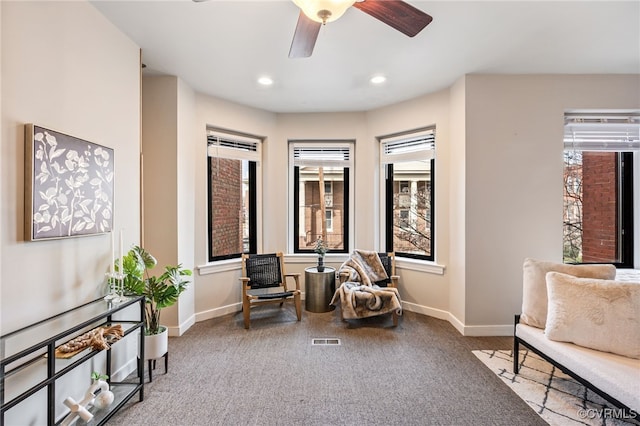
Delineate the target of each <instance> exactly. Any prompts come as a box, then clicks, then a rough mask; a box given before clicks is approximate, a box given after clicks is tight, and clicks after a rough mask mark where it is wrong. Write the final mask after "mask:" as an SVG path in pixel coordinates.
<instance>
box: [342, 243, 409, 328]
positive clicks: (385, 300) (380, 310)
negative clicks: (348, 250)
mask: <svg viewBox="0 0 640 426" xmlns="http://www.w3.org/2000/svg"><path fill="white" fill-rule="evenodd" d="M343 272H348V273H349V277H348V278H347V280H346V281H345V282H344V283H343V284H342V285H341V286H340V287H339V288H338V289H337V290H336V292H335V294H334V295H333V299H331V304H332V305H335V306H337V305H338V301H339V302H340V307H341V309H342V317H343V318H345V319H355V318H365V317H371V316H375V315H382V314H386V313H388V312H395V313H396V314H398V315H402V305H401V302H400V294H399V293H398V289H397V288H395V287H379V286H377V285H375V284H374V283H375V282H377V281H381V280H384V279H386V278H388V275H387V273H386V271H385V270H384V266H382V262H381V261H380V258H379V257H378V253H376V252H375V251H365V250H355V251H354V252H353V253H352V254H351V256H350V257H349V259H348V260H347V261H346V262H344V263H343V264H342V266H340V269H339V270H338V273H343Z"/></svg>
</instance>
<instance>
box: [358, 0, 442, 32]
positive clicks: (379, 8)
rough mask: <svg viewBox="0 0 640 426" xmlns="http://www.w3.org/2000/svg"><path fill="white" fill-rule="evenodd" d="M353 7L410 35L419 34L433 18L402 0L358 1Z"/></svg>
mask: <svg viewBox="0 0 640 426" xmlns="http://www.w3.org/2000/svg"><path fill="white" fill-rule="evenodd" d="M353 7H355V8H357V9H360V10H361V11H363V12H364V13H366V14H368V15H371V16H373V17H374V18H376V19H378V20H379V21H382V22H384V23H385V24H387V25H389V26H390V27H393V28H395V29H396V30H398V31H400V32H401V33H403V34H406V35H408V36H409V37H413V36H415V35H416V34H418V33H419V32H420V31H422V30H423V29H424V27H426V26H427V25H429V23H430V22H431V21H432V20H433V18H432V17H431V16H430V15H427V14H426V13H424V12H423V11H421V10H420V9H417V8H415V7H413V6H411V5H410V4H409V3H406V2H404V1H401V0H365V1H357V2H355V3H354V4H353Z"/></svg>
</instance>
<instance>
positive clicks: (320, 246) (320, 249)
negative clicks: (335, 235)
mask: <svg viewBox="0 0 640 426" xmlns="http://www.w3.org/2000/svg"><path fill="white" fill-rule="evenodd" d="M313 251H315V252H316V253H318V266H317V268H318V272H323V271H324V255H325V254H326V253H327V251H329V246H328V245H327V243H326V242H325V241H324V240H323V239H322V237H318V239H317V240H316V246H315V248H314V249H313Z"/></svg>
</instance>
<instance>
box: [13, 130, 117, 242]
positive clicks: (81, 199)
mask: <svg viewBox="0 0 640 426" xmlns="http://www.w3.org/2000/svg"><path fill="white" fill-rule="evenodd" d="M24 174H25V179H24V185H25V215H24V217H25V226H24V229H25V231H24V233H25V239H26V240H27V241H35V240H45V239H53V238H66V237H76V236H83V235H92V234H103V233H106V232H109V231H111V230H112V227H113V182H114V181H113V177H114V164H113V149H111V148H107V147H104V146H101V145H98V144H95V143H92V142H88V141H85V140H82V139H78V138H76V137H73V136H69V135H66V134H64V133H60V132H56V131H53V130H49V129H46V128H44V127H40V126H36V125H33V124H27V125H25V168H24Z"/></svg>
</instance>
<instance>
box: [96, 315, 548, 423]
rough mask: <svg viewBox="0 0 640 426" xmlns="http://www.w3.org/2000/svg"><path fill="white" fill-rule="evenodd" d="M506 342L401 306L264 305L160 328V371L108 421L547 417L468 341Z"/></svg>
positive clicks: (500, 345)
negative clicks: (351, 314)
mask: <svg viewBox="0 0 640 426" xmlns="http://www.w3.org/2000/svg"><path fill="white" fill-rule="evenodd" d="M314 338H338V339H340V345H325V346H317V345H312V344H311V343H312V339H314ZM510 347H511V338H508V337H463V336H461V335H460V333H458V331H457V330H455V329H454V328H453V327H452V326H451V324H449V323H448V322H447V321H443V320H438V319H434V318H431V317H427V316H423V315H419V314H415V313H411V312H405V313H404V315H403V316H402V317H401V318H400V324H399V326H398V327H397V328H394V327H392V323H391V318H390V317H389V316H388V315H387V316H384V317H378V318H371V319H365V320H359V321H348V322H343V321H341V320H340V315H339V312H335V311H334V312H330V313H322V314H317V313H310V312H306V311H305V312H304V313H303V318H302V322H300V323H298V322H296V321H295V314H294V312H293V310H292V308H289V307H287V306H285V308H283V310H280V309H279V308H278V307H277V305H275V306H274V307H262V308H258V309H255V310H253V311H252V327H251V329H250V330H245V329H244V328H243V325H242V314H241V313H237V314H231V315H227V316H224V317H220V318H215V319H211V320H207V321H203V322H200V323H197V324H195V325H194V326H193V327H191V328H190V329H189V330H188V331H187V332H186V333H185V334H184V335H183V336H181V337H176V338H170V339H169V354H170V355H169V372H168V374H166V375H165V374H164V366H163V362H162V360H159V361H158V368H157V369H156V370H155V371H154V377H153V382H151V383H149V382H148V375H147V376H146V379H145V380H147V383H146V385H145V400H144V401H143V402H137V397H134V401H135V402H132V403H129V404H128V405H127V406H125V407H124V408H123V409H122V410H121V412H120V413H118V414H117V415H116V416H115V417H114V418H112V419H111V420H110V421H109V425H127V426H129V425H172V426H173V425H509V426H511V425H545V424H546V423H545V422H544V421H543V420H542V419H541V418H540V417H539V416H538V415H537V414H536V413H534V411H533V410H532V409H531V408H529V407H528V406H527V404H526V403H525V402H524V401H522V400H521V399H520V398H519V397H518V396H517V395H516V394H515V393H514V392H513V391H511V390H510V389H509V388H508V387H507V386H506V385H505V384H503V383H502V382H501V381H500V379H499V378H498V377H496V376H495V374H494V373H493V372H491V371H490V370H489V369H488V368H486V367H485V366H484V365H483V364H482V363H481V362H480V361H479V360H478V359H477V358H476V357H475V356H474V355H473V354H472V352H471V351H472V350H475V349H510Z"/></svg>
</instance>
